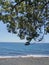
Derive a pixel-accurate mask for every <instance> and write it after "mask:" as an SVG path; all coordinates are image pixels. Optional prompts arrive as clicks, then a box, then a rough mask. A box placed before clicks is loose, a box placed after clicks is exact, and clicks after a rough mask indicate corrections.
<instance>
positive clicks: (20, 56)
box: [0, 55, 49, 58]
mask: <svg viewBox="0 0 49 65" xmlns="http://www.w3.org/2000/svg"><path fill="white" fill-rule="evenodd" d="M30 57H32V58H44V57H45V58H46V57H48V58H49V55H18V56H0V58H30Z"/></svg>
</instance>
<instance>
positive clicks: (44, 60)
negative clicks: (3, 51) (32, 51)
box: [0, 57, 49, 65]
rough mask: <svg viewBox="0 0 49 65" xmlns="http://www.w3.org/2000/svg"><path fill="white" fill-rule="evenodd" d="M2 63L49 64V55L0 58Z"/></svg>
mask: <svg viewBox="0 0 49 65" xmlns="http://www.w3.org/2000/svg"><path fill="white" fill-rule="evenodd" d="M0 65H49V57H25V58H21V57H19V58H0Z"/></svg>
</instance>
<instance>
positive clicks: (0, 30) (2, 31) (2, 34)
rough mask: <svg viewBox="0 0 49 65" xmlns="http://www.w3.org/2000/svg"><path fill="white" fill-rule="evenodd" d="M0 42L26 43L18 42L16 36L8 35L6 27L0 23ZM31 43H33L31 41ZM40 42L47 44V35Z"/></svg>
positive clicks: (48, 38)
mask: <svg viewBox="0 0 49 65" xmlns="http://www.w3.org/2000/svg"><path fill="white" fill-rule="evenodd" d="M0 42H26V39H25V40H20V38H19V37H18V36H17V35H16V34H12V33H8V31H7V27H6V25H5V24H3V22H1V21H0ZM31 42H35V41H34V40H32V41H31ZM41 42H43V43H49V34H48V35H45V37H44V39H43V40H42V41H41Z"/></svg>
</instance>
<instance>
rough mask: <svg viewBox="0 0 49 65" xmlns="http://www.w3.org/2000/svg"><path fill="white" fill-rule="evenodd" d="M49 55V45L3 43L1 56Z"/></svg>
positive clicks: (0, 46)
mask: <svg viewBox="0 0 49 65" xmlns="http://www.w3.org/2000/svg"><path fill="white" fill-rule="evenodd" d="M34 54H39V55H49V44H48V43H45V44H44V43H43V44H42V43H35V44H31V45H29V46H25V45H24V43H7V42H6V43H5V42H4V43H1V42H0V56H17V55H34Z"/></svg>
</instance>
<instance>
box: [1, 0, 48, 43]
mask: <svg viewBox="0 0 49 65" xmlns="http://www.w3.org/2000/svg"><path fill="white" fill-rule="evenodd" d="M0 20H1V21H2V22H3V23H4V24H7V30H8V32H10V33H14V34H17V35H18V36H19V37H20V39H24V38H26V39H27V40H28V42H30V41H31V40H32V39H34V40H35V41H41V40H42V39H43V38H44V35H45V34H46V33H49V0H0Z"/></svg>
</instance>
